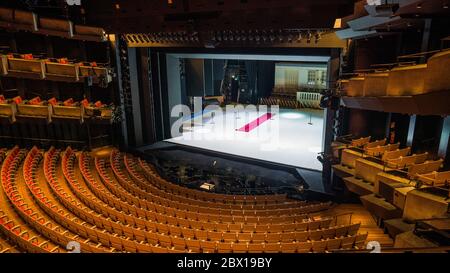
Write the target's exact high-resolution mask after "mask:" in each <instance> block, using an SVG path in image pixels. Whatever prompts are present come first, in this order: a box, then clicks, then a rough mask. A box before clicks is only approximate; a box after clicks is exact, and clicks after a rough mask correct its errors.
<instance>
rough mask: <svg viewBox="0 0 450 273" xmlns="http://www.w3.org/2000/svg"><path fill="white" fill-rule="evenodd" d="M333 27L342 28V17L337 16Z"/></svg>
mask: <svg viewBox="0 0 450 273" xmlns="http://www.w3.org/2000/svg"><path fill="white" fill-rule="evenodd" d="M333 28H342V19H341V18H336V20H334V26H333Z"/></svg>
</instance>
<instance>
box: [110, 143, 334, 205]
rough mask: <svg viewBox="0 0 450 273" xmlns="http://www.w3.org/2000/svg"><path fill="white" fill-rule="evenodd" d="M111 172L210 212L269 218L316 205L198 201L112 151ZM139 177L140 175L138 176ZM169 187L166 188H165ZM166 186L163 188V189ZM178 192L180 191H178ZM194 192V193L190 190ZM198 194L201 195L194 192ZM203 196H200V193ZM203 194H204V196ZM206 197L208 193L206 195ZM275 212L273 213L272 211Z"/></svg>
mask: <svg viewBox="0 0 450 273" xmlns="http://www.w3.org/2000/svg"><path fill="white" fill-rule="evenodd" d="M110 164H111V166H112V168H113V171H114V173H115V175H116V176H118V179H119V178H121V179H125V180H127V179H128V180H131V182H134V183H135V184H136V185H137V186H138V187H140V188H142V189H143V190H145V191H150V192H152V191H157V192H158V194H160V195H162V196H163V197H164V198H167V199H170V200H176V201H179V202H181V203H187V204H190V205H198V206H201V207H204V206H207V207H210V208H215V209H227V210H230V209H231V210H264V211H270V212H271V214H277V212H279V213H283V212H285V211H283V209H291V208H292V207H299V208H301V207H304V206H310V205H318V204H317V203H314V202H305V201H289V202H283V203H265V202H264V201H260V202H257V203H256V202H255V201H253V200H250V201H246V200H244V201H243V202H239V203H233V202H227V201H226V200H225V201H224V202H216V201H217V199H214V200H208V199H207V198H205V197H202V198H199V197H196V196H193V195H189V193H186V191H188V192H191V191H192V189H188V188H185V187H182V186H178V185H175V184H173V183H171V182H168V181H166V180H164V179H162V178H161V177H160V176H159V175H158V174H157V173H156V172H153V171H148V172H142V169H141V167H140V166H139V162H137V161H136V160H135V158H134V157H132V156H130V155H127V154H125V155H123V156H122V155H121V154H120V153H118V152H116V151H113V152H112V153H111V162H110ZM124 168H126V172H125V171H123V169H124ZM124 173H127V174H129V178H128V177H125V176H124ZM141 173H142V174H141ZM169 183H170V184H169ZM166 185H167V187H166ZM172 185H175V186H177V189H180V191H176V190H175V191H173V190H171V189H170V188H172ZM181 189H182V190H181ZM194 191H198V190H194ZM198 192H201V191H198ZM201 193H203V192H201ZM205 193H207V192H205ZM207 194H209V193H207ZM320 205H322V206H325V207H326V208H329V207H328V206H326V205H329V204H320ZM273 210H276V211H273Z"/></svg>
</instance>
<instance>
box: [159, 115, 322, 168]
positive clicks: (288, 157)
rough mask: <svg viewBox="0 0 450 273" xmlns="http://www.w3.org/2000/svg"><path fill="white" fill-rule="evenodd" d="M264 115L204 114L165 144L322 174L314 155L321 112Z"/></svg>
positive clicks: (319, 135) (319, 141) (319, 139)
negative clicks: (184, 146) (310, 170)
mask: <svg viewBox="0 0 450 273" xmlns="http://www.w3.org/2000/svg"><path fill="white" fill-rule="evenodd" d="M266 113H267V112H266V111H264V112H262V111H260V112H258V111H255V110H248V109H247V110H246V111H245V112H243V111H239V113H238V114H236V113H235V111H228V112H226V113H225V114H224V115H221V114H220V113H216V114H215V115H214V117H212V115H211V112H206V111H205V113H204V114H203V119H201V118H199V117H197V118H194V121H195V123H194V126H190V124H191V123H190V122H189V125H186V123H185V125H184V127H183V134H182V135H181V136H178V137H174V138H171V139H167V140H165V141H168V142H171V143H176V144H181V145H187V146H193V147H197V148H201V149H207V150H212V151H217V152H221V153H227V154H232V155H237V156H242V157H248V158H253V159H259V160H264V161H270V162H275V163H281V164H286V165H291V166H295V167H301V168H308V169H313V170H320V171H321V170H322V164H321V163H320V162H319V161H318V160H317V155H318V153H319V152H321V151H322V132H323V110H313V109H299V110H293V109H280V110H279V113H276V112H273V113H275V114H274V115H272V116H267V115H265V114H266ZM198 116H200V115H198ZM258 118H260V119H259V123H257V122H256V120H257V119H258ZM261 118H262V119H261ZM265 118H269V119H267V120H265ZM202 121H203V122H202ZM252 121H253V123H252ZM245 125H247V126H245ZM239 129H241V130H239Z"/></svg>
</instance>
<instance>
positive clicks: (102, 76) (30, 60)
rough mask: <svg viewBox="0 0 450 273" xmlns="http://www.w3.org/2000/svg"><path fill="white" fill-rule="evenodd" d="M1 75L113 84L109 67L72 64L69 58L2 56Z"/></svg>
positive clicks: (79, 63) (91, 63) (12, 54)
mask: <svg viewBox="0 0 450 273" xmlns="http://www.w3.org/2000/svg"><path fill="white" fill-rule="evenodd" d="M0 66H1V68H2V69H1V70H0V72H1V73H0V75H1V76H8V77H19V78H31V79H48V80H55V81H64V82H83V81H84V79H85V78H86V77H92V78H93V81H94V82H99V81H100V80H101V81H104V82H106V84H107V83H109V82H111V80H112V78H111V76H110V71H109V69H108V68H107V67H104V66H101V65H99V64H97V63H96V62H90V63H89V62H78V63H76V62H72V61H69V60H68V59H67V58H59V59H55V58H43V57H40V56H35V55H33V54H17V53H10V54H5V55H3V54H2V55H0Z"/></svg>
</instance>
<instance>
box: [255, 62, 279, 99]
mask: <svg viewBox="0 0 450 273" xmlns="http://www.w3.org/2000/svg"><path fill="white" fill-rule="evenodd" d="M274 86H275V62H274V61H258V72H257V96H258V98H262V97H267V96H270V94H271V93H272V90H273V87H274Z"/></svg>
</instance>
